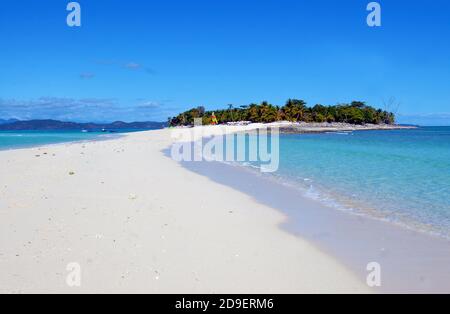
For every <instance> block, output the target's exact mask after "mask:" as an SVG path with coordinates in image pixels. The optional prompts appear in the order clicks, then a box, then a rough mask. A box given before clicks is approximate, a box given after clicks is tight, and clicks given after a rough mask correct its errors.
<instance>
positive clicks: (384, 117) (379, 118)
mask: <svg viewBox="0 0 450 314" xmlns="http://www.w3.org/2000/svg"><path fill="white" fill-rule="evenodd" d="M196 118H201V119H202V122H203V124H204V125H209V124H215V122H217V123H219V124H224V123H230V122H240V121H248V122H253V123H271V122H277V121H290V122H319V123H321V122H329V123H332V122H340V123H350V124H394V123H395V115H394V114H393V113H392V112H388V111H386V110H381V109H376V108H374V107H371V106H368V105H366V104H365V103H364V102H361V101H353V102H352V103H350V104H339V105H335V106H323V105H315V106H314V107H308V106H307V105H306V102H304V101H303V100H297V99H289V100H288V101H287V102H286V104H285V105H284V106H282V107H279V106H274V105H272V104H269V103H268V102H262V103H261V104H260V105H257V104H251V105H249V106H241V107H239V108H235V107H234V106H232V105H229V106H228V109H225V110H215V111H206V110H205V108H204V107H197V108H194V109H191V110H189V111H186V112H183V113H181V114H179V115H178V116H176V117H174V118H169V125H170V126H189V125H193V124H194V119H196Z"/></svg>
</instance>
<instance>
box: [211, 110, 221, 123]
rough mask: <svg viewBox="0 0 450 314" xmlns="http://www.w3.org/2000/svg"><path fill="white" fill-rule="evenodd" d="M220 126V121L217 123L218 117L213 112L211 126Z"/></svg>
mask: <svg viewBox="0 0 450 314" xmlns="http://www.w3.org/2000/svg"><path fill="white" fill-rule="evenodd" d="M218 124H219V121H217V117H216V115H215V114H214V112H213V114H212V115H211V125H218Z"/></svg>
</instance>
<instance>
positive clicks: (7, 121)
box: [0, 119, 19, 125]
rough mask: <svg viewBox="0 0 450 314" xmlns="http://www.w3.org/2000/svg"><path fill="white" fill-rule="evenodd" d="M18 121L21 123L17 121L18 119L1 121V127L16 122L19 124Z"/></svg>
mask: <svg viewBox="0 0 450 314" xmlns="http://www.w3.org/2000/svg"><path fill="white" fill-rule="evenodd" d="M17 121H19V120H17V119H8V120H4V119H0V125H3V124H10V123H14V122H17Z"/></svg>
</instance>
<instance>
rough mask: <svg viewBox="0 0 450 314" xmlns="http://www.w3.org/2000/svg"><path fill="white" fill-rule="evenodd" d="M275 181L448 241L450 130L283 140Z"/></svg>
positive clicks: (316, 135) (298, 135)
mask: <svg viewBox="0 0 450 314" xmlns="http://www.w3.org/2000/svg"><path fill="white" fill-rule="evenodd" d="M270 175H272V176H276V177H277V178H278V179H279V180H282V181H283V182H285V183H289V184H291V185H295V186H296V187H298V188H300V189H301V190H302V191H304V192H305V193H306V194H307V195H309V196H311V197H314V198H317V199H320V200H321V201H324V202H327V203H328V204H331V205H333V206H336V207H338V208H341V209H350V210H353V211H356V212H360V213H365V214H369V215H372V216H377V217H380V218H383V219H388V220H391V221H395V222H397V223H401V224H403V225H405V226H408V227H412V228H414V229H421V230H424V231H429V232H432V233H438V234H440V235H443V236H446V237H449V236H450V127H429V128H419V129H416V130H396V131H360V132H353V133H348V134H345V133H330V134H296V135H287V134H286V135H281V138H280V168H279V170H278V172H276V173H274V174H270Z"/></svg>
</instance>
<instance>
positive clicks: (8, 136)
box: [0, 130, 142, 150]
mask: <svg viewBox="0 0 450 314" xmlns="http://www.w3.org/2000/svg"><path fill="white" fill-rule="evenodd" d="M134 131H139V130H120V132H121V133H127V132H134ZM141 131H142V130H141ZM119 134H120V133H103V132H87V133H83V132H81V131H80V130H73V131H0V150H7V149H16V148H24V147H33V146H40V145H48V144H58V143H65V142H79V141H88V140H102V139H108V138H111V137H114V136H119Z"/></svg>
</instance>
